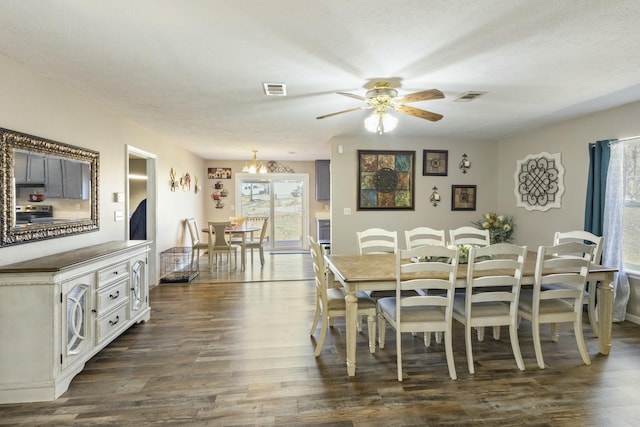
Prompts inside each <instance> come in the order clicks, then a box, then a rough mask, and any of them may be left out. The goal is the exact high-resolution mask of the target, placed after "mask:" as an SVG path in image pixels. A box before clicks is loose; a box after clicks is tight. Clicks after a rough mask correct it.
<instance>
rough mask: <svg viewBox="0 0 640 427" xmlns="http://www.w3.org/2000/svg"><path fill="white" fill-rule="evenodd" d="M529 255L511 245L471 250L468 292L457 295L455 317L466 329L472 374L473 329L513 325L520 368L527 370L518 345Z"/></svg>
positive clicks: (512, 339) (471, 371) (516, 357)
mask: <svg viewBox="0 0 640 427" xmlns="http://www.w3.org/2000/svg"><path fill="white" fill-rule="evenodd" d="M526 256H527V247H526V246H516V245H512V244H510V243H498V244H495V245H490V246H485V247H479V248H475V247H474V248H471V249H470V250H469V263H468V265H467V287H466V292H465V293H463V294H461V293H458V294H456V295H455V297H454V301H453V318H454V319H456V320H457V321H458V322H460V323H462V324H463V325H464V327H465V328H464V329H465V343H466V350H467V364H468V366H469V373H471V374H473V373H474V366H473V348H472V347H473V346H472V339H471V329H472V328H474V327H485V326H493V327H494V328H495V327H498V328H499V327H501V326H509V336H510V338H511V348H512V350H513V356H514V357H515V359H516V365H517V366H518V369H520V370H521V371H523V370H524V362H523V361H522V354H521V353H520V345H519V343H518V297H519V296H520V281H521V279H522V268H523V265H524V260H525V258H526ZM497 270H499V272H497ZM476 272H489V275H484V274H486V273H483V274H482V276H481V277H475V275H476ZM495 336H497V334H494V337H495Z"/></svg>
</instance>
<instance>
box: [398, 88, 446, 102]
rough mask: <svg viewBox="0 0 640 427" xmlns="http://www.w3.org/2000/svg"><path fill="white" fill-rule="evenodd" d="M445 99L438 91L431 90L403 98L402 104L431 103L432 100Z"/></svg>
mask: <svg viewBox="0 0 640 427" xmlns="http://www.w3.org/2000/svg"><path fill="white" fill-rule="evenodd" d="M442 98H444V94H443V93H442V92H440V91H439V90H438V89H429V90H424V91H422V92H415V93H410V94H408V95H405V96H403V97H402V98H401V99H400V101H399V102H400V103H401V104H406V103H409V102H418V101H429V100H430V99H442Z"/></svg>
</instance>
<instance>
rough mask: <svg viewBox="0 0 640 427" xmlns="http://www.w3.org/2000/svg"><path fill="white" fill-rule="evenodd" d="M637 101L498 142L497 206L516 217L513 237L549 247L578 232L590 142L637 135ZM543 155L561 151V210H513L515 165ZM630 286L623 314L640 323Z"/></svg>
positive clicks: (638, 302) (638, 301)
mask: <svg viewBox="0 0 640 427" xmlns="http://www.w3.org/2000/svg"><path fill="white" fill-rule="evenodd" d="M638 117H640V103H633V104H628V105H625V106H622V107H618V108H614V109H610V110H607V111H604V112H600V113H596V114H591V115H588V116H584V117H581V118H578V119H574V120H570V121H566V122H563V123H560V124H557V125H554V126H549V127H547V128H544V129H540V130H536V131H532V132H527V133H523V134H520V135H515V136H513V137H510V138H505V139H503V140H501V141H500V142H499V144H498V146H499V148H498V150H499V157H500V163H499V168H498V174H499V178H498V187H497V191H498V205H499V207H500V210H501V211H503V212H506V213H508V214H513V215H514V216H515V217H516V218H517V223H518V232H517V234H516V239H517V240H518V241H519V242H520V243H525V242H526V243H527V244H528V245H529V246H530V247H534V248H535V247H537V245H542V244H550V243H551V241H552V239H553V233H554V231H556V230H582V229H583V227H584V209H585V201H586V192H587V175H588V172H589V152H588V144H589V143H591V142H595V141H598V140H604V139H612V138H625V137H630V136H636V135H640V121H638ZM543 151H547V152H550V153H561V154H562V163H563V165H564V168H565V177H564V178H565V188H566V189H565V195H564V197H563V198H562V207H561V208H559V209H551V210H549V211H547V212H538V211H532V212H529V211H527V210H525V209H524V208H516V200H515V196H514V193H513V187H514V177H513V174H514V172H515V167H516V161H517V160H520V159H522V158H524V157H526V156H527V155H528V154H537V153H539V152H543ZM630 285H631V287H632V292H631V298H630V300H629V304H628V306H627V313H630V314H631V315H632V316H636V319H640V318H639V317H638V316H640V295H638V291H637V289H639V288H638V285H640V283H639V281H638V280H636V279H630Z"/></svg>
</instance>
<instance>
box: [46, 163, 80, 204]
mask: <svg viewBox="0 0 640 427" xmlns="http://www.w3.org/2000/svg"><path fill="white" fill-rule="evenodd" d="M90 183H91V177H90V167H89V164H88V163H84V162H77V161H74V160H66V159H60V158H54V157H48V158H47V159H46V179H45V190H44V194H45V197H47V198H58V199H61V198H63V199H81V200H87V199H88V198H89V190H90Z"/></svg>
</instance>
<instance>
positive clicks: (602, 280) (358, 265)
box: [325, 251, 618, 376]
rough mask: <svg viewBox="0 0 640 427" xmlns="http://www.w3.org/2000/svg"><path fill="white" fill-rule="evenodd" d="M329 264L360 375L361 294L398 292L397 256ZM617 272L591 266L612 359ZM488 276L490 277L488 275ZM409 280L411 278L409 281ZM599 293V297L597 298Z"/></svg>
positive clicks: (525, 275) (530, 264) (350, 361)
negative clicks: (342, 290) (341, 293)
mask: <svg viewBox="0 0 640 427" xmlns="http://www.w3.org/2000/svg"><path fill="white" fill-rule="evenodd" d="M536 257H537V253H536V252H533V251H529V252H528V253H527V258H526V259H525V265H524V268H523V271H522V281H521V285H522V286H530V285H533V283H534V274H535V265H536ZM325 262H326V266H327V269H328V272H327V281H328V283H333V281H334V280H337V281H339V282H340V283H341V284H342V285H343V286H344V288H345V290H346V291H347V294H346V296H345V301H346V329H347V331H346V335H347V340H346V341H347V373H348V375H349V376H354V375H355V374H356V336H357V329H356V326H357V318H358V316H357V313H358V298H357V297H356V293H357V292H358V291H388V290H395V288H396V255H395V254H393V253H384V254H380V253H377V254H362V255H352V254H327V255H325ZM464 267H465V266H464V264H461V265H460V268H459V269H458V275H457V280H456V288H465V287H466V284H467V269H466V268H464ZM617 271H618V270H617V269H615V268H610V267H605V266H602V265H598V264H591V265H590V267H589V276H588V281H589V282H590V283H596V282H597V292H590V298H596V297H597V302H598V304H597V306H595V304H589V307H590V308H591V307H593V306H595V307H596V310H597V323H596V325H594V326H595V330H596V335H597V336H598V340H599V349H600V353H601V354H603V355H608V354H609V352H610V350H611V326H612V322H613V297H614V288H613V281H614V280H615V273H616V272H617ZM484 274H490V272H485V273H484ZM407 278H408V277H407ZM596 293H597V295H596Z"/></svg>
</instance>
